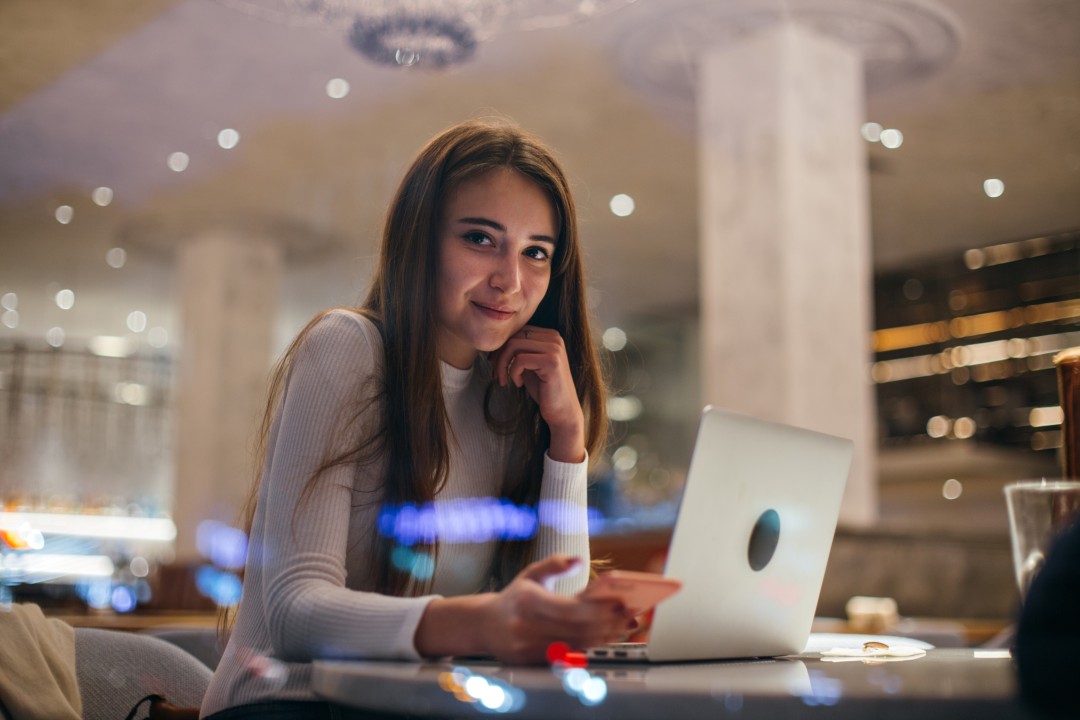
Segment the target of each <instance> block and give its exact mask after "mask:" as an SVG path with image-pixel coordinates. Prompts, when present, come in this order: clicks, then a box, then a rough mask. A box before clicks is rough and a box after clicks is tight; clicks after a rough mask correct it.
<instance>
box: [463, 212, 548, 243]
mask: <svg viewBox="0 0 1080 720" xmlns="http://www.w3.org/2000/svg"><path fill="white" fill-rule="evenodd" d="M458 222H459V223H463V224H466V225H482V226H484V227H489V228H491V229H492V230H498V231H499V232H501V233H505V232H506V226H505V225H503V224H502V223H499V222H495V221H494V220H491V219H489V218H484V217H463V218H460V219H459V220H458ZM529 239H530V240H535V241H537V242H545V243H549V244H550V245H552V246H555V245H556V244H557V243H556V242H555V239H554V238H553V237H550V236H549V235H530V236H529Z"/></svg>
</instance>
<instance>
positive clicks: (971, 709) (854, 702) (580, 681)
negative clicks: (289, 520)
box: [313, 649, 1033, 720]
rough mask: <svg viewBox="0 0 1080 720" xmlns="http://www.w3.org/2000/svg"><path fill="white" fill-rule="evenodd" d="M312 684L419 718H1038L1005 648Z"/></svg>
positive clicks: (392, 675)
mask: <svg viewBox="0 0 1080 720" xmlns="http://www.w3.org/2000/svg"><path fill="white" fill-rule="evenodd" d="M313 683H314V688H315V692H316V693H317V694H318V695H319V696H321V697H323V698H326V699H327V700H330V701H332V702H335V703H338V704H341V705H346V706H350V707H356V708H364V709H368V710H372V711H380V712H389V713H399V714H403V715H414V716H419V717H475V716H477V715H478V714H506V715H512V716H514V717H516V718H559V719H560V720H571V719H573V718H605V717H612V718H614V717H617V718H661V717H669V716H676V715H677V716H678V717H681V718H682V717H686V718H694V717H701V718H705V717H708V718H716V717H744V718H755V717H761V718H801V717H821V716H830V717H852V718H856V717H858V718H867V717H869V718H874V720H881V719H882V718H906V719H908V720H911V719H913V718H919V719H922V718H948V719H949V720H956V718H963V717H978V718H1030V717H1033V715H1032V714H1030V713H1029V712H1028V711H1027V709H1026V708H1025V707H1024V706H1022V705H1021V704H1020V702H1019V700H1017V699H1016V679H1015V672H1014V669H1013V661H1012V659H1011V658H1010V657H1009V655H1008V652H1007V651H998V650H994V651H983V650H971V649H963V650H961V649H935V650H929V651H927V653H926V654H925V655H923V656H921V657H916V658H909V659H884V658H882V659H848V658H823V657H822V656H820V655H818V654H816V653H815V654H806V655H798V656H792V657H787V658H778V659H772V660H746V661H726V662H710V663H674V664H664V665H627V664H623V665H613V664H597V663H595V662H591V663H590V664H589V666H588V667H586V668H571V669H566V668H544V667H510V666H504V665H500V664H496V663H488V662H456V663H424V664H414V663H388V662H363V661H318V662H316V663H315V667H314V673H313Z"/></svg>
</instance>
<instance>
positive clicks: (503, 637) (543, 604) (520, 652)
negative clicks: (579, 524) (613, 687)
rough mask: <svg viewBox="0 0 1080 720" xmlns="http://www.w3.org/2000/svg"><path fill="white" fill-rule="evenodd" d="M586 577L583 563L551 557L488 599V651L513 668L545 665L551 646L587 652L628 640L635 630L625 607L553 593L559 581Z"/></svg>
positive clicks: (615, 603) (487, 597)
mask: <svg viewBox="0 0 1080 720" xmlns="http://www.w3.org/2000/svg"><path fill="white" fill-rule="evenodd" d="M575 565H576V566H578V568H579V570H580V571H581V572H585V571H586V570H585V568H583V567H581V565H582V561H581V560H580V558H572V557H569V556H567V555H552V556H550V557H548V558H545V559H544V560H541V561H539V562H535V563H533V564H531V565H529V566H528V567H526V568H525V569H524V570H522V571H521V572H520V573H519V574H518V576H517V577H515V578H514V580H513V581H512V582H511V583H510V584H509V585H507V586H506V587H505V588H504V589H503V590H502V591H501V592H498V593H494V594H492V595H489V596H486V602H487V613H486V615H487V621H486V622H484V624H483V628H482V630H481V632H482V633H483V639H484V645H485V646H486V647H487V648H488V652H489V653H490V654H492V655H495V656H496V657H498V658H499V659H500V660H503V661H504V662H508V663H542V662H544V661H545V659H546V657H547V650H548V647H549V646H550V645H551V644H552V643H556V642H564V643H566V644H567V645H569V646H570V647H572V648H576V649H581V650H584V649H585V648H588V647H592V646H594V645H602V644H604V643H608V642H613V641H615V640H618V639H620V638H621V637H624V636H625V635H626V634H627V633H629V632H630V631H632V630H633V629H634V627H635V625H636V623H635V621H634V619H633V618H632V617H631V616H630V615H629V614H628V613H627V611H626V608H624V607H623V606H622V604H621V603H619V602H617V601H613V600H589V599H585V598H583V597H581V596H575V597H564V596H562V595H556V594H555V593H553V592H552V591H551V590H549V589H548V587H547V585H548V584H550V582H551V581H553V580H554V579H555V578H558V577H559V576H560V575H563V574H565V573H568V572H572V571H573V569H574V566H575Z"/></svg>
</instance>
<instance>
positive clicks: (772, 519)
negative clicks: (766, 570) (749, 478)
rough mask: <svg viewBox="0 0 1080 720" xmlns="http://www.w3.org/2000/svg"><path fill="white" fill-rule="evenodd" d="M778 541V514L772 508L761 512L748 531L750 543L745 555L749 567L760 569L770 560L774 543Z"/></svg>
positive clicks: (773, 551) (774, 548)
mask: <svg viewBox="0 0 1080 720" xmlns="http://www.w3.org/2000/svg"><path fill="white" fill-rule="evenodd" d="M779 542H780V515H779V514H778V513H777V512H776V511H775V510H773V509H771V508H770V509H768V510H766V511H765V512H763V513H761V516H760V517H759V518H758V519H757V522H756V523H754V530H753V532H751V533H750V545H749V547H748V548H747V552H746V555H747V557H748V558H749V560H750V567H751V569H753V570H754V571H755V572H757V571H758V570H761V569H762V568H763V567H765V566H766V565H768V564H769V561H770V560H772V557H773V554H774V553H775V552H776V545H777V543H779Z"/></svg>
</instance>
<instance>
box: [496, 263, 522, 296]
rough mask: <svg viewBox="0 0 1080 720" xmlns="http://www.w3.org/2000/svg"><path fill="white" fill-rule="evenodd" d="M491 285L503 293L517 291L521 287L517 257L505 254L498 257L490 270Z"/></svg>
mask: <svg viewBox="0 0 1080 720" xmlns="http://www.w3.org/2000/svg"><path fill="white" fill-rule="evenodd" d="M490 282H491V286H492V287H494V288H498V289H499V290H502V291H503V292H505V293H514V292H517V291H518V289H519V288H520V287H521V268H520V266H519V264H518V259H517V257H515V256H513V255H506V256H504V257H501V258H499V259H498V260H497V261H496V263H495V267H494V268H492V271H491V281H490Z"/></svg>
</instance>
